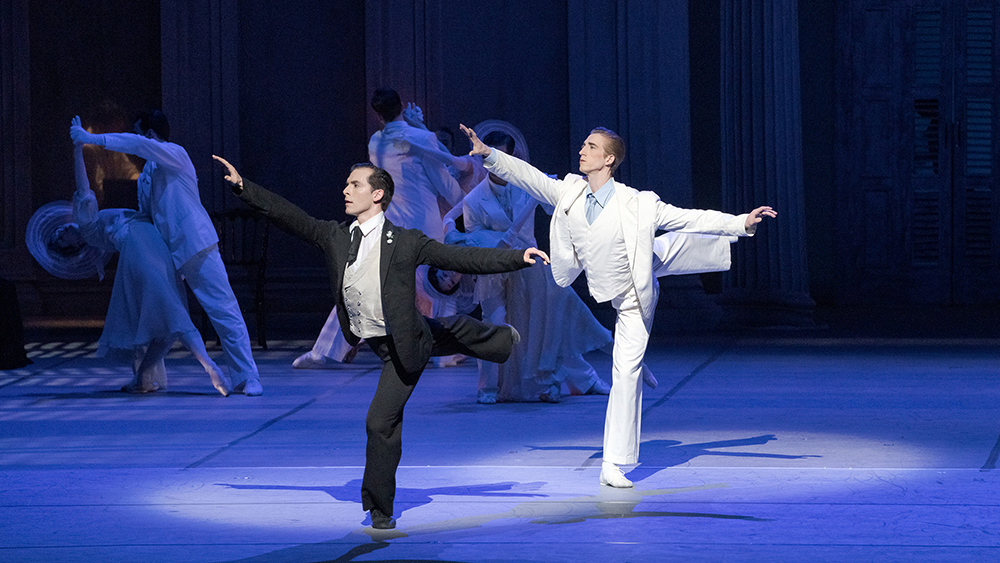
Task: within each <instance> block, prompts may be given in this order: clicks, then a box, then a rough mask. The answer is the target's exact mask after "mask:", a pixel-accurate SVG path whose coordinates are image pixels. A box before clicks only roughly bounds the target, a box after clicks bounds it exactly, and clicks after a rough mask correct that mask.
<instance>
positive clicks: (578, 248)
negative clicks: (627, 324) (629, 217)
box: [568, 197, 632, 303]
mask: <svg viewBox="0 0 1000 563" xmlns="http://www.w3.org/2000/svg"><path fill="white" fill-rule="evenodd" d="M586 200H587V199H586V198H584V197H581V198H578V199H577V201H576V203H574V204H573V206H572V207H571V208H570V211H569V215H568V219H569V233H570V237H571V238H572V239H573V250H574V251H575V252H576V255H577V256H578V257H579V259H580V264H581V265H582V266H583V268H584V269H585V270H587V286H588V287H589V289H590V295H591V296H592V297H593V298H594V299H595V300H596V301H597V302H598V303H604V302H605V301H611V300H612V299H614V298H615V297H617V296H618V295H621V294H622V293H625V292H626V291H628V290H629V289H630V288H631V287H632V272H631V269H630V268H629V263H628V249H627V248H626V246H625V236H624V235H623V234H622V223H621V218H620V216H619V211H618V201H617V198H611V199H610V200H608V203H607V206H606V207H605V208H604V210H603V211H601V214H600V215H598V216H597V219H595V220H594V223H593V224H588V223H587V214H586V212H585V211H584V210H585V205H586Z"/></svg>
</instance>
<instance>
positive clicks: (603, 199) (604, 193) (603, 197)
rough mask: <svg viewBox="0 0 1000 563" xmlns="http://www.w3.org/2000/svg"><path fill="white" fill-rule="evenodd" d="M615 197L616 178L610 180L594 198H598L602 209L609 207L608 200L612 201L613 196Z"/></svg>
mask: <svg viewBox="0 0 1000 563" xmlns="http://www.w3.org/2000/svg"><path fill="white" fill-rule="evenodd" d="M613 195H615V179H614V178H610V179H609V180H608V181H607V183H606V184H604V185H603V186H601V188H600V189H599V190H597V191H596V192H594V197H595V198H597V203H599V204H601V208H602V209H603V208H605V207H607V206H608V200H609V199H611V196H613Z"/></svg>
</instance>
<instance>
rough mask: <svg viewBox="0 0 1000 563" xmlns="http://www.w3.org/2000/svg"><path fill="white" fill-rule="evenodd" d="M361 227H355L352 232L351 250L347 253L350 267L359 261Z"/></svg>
mask: <svg viewBox="0 0 1000 563" xmlns="http://www.w3.org/2000/svg"><path fill="white" fill-rule="evenodd" d="M361 238H362V235H361V227H354V230H353V231H351V250H349V251H348V252H347V265H348V266H350V265H351V264H353V263H354V261H355V260H357V259H358V250H359V249H360V248H361Z"/></svg>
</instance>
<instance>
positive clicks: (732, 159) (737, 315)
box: [720, 0, 815, 326]
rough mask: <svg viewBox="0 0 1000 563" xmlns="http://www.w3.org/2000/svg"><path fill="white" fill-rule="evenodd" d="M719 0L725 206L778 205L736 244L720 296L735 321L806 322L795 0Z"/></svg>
mask: <svg viewBox="0 0 1000 563" xmlns="http://www.w3.org/2000/svg"><path fill="white" fill-rule="evenodd" d="M721 6H722V10H721V12H722V22H721V34H720V35H721V42H722V44H721V53H722V71H721V84H722V86H721V103H720V105H721V123H722V131H721V137H722V202H723V208H724V209H725V210H726V211H731V212H734V213H735V212H745V211H749V210H751V209H753V208H755V207H758V206H761V205H770V206H772V207H774V208H775V209H776V210H777V211H778V218H777V220H765V222H764V224H763V225H762V226H761V227H760V229H759V230H758V233H757V235H756V236H755V237H754V238H753V239H750V240H742V241H740V242H738V243H737V244H735V245H734V246H733V267H732V270H731V271H730V272H729V273H728V274H727V275H726V276H725V282H724V290H723V299H722V302H723V303H724V304H725V305H726V306H728V310H729V312H730V313H732V314H733V315H734V316H733V317H732V320H733V321H734V322H735V323H737V324H761V325H793V326H809V325H811V324H812V311H813V309H814V308H815V303H814V302H813V300H812V298H811V297H810V296H809V277H808V273H809V272H808V269H807V265H806V239H805V235H806V230H805V213H804V208H803V199H804V195H803V185H802V128H801V127H802V126H801V124H802V119H801V107H800V102H799V99H800V92H799V47H798V0H763V1H761V0H722V4H721Z"/></svg>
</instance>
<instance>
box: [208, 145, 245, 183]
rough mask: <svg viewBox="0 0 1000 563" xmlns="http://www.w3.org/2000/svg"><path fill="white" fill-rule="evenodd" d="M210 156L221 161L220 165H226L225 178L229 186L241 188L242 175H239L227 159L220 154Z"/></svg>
mask: <svg viewBox="0 0 1000 563" xmlns="http://www.w3.org/2000/svg"><path fill="white" fill-rule="evenodd" d="M212 158H214V159H215V160H217V161H218V162H220V163H222V165H223V166H225V167H226V172H227V174H226V175H225V180H226V181H227V182H229V184H230V185H231V186H235V187H238V188H239V189H241V190H242V189H243V177H242V176H240V173H239V172H237V171H236V168H235V167H234V166H233V165H232V164H229V161H228V160H226V159H224V158H222V157H221V156H216V155H214V154H213V155H212Z"/></svg>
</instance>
